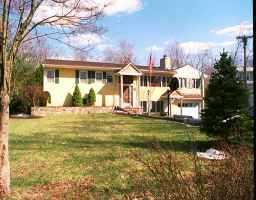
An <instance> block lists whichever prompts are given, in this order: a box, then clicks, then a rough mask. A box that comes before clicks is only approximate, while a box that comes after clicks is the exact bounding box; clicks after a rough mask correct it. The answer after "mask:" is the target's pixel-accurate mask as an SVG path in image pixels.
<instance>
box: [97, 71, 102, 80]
mask: <svg viewBox="0 0 256 200" xmlns="http://www.w3.org/2000/svg"><path fill="white" fill-rule="evenodd" d="M96 80H97V81H102V80H103V73H102V72H96Z"/></svg>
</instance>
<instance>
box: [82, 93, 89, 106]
mask: <svg viewBox="0 0 256 200" xmlns="http://www.w3.org/2000/svg"><path fill="white" fill-rule="evenodd" d="M83 105H84V106H87V105H88V94H87V95H85V96H84V98H83Z"/></svg>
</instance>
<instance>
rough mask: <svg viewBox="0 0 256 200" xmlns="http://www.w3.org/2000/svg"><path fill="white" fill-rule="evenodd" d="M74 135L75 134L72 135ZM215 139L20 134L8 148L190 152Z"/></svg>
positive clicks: (205, 145) (208, 146)
mask: <svg viewBox="0 0 256 200" xmlns="http://www.w3.org/2000/svg"><path fill="white" fill-rule="evenodd" d="M74 137H75V136H74ZM216 143H217V141H215V140H209V141H206V140H195V141H193V140H189V139H186V140H174V141H166V140H161V139H159V138H153V137H149V136H120V137H115V138H112V139H110V140H100V139H95V138H88V137H81V136H78V137H76V138H73V139H71V138H63V137H57V136H56V137H55V138H51V139H46V140H43V139H42V137H37V136H22V137H21V138H16V139H15V140H11V141H10V146H11V147H10V148H11V149H13V150H24V151H29V150H35V151H38V150H40V151H49V150H59V151H67V149H76V148H87V149H98V150H101V151H104V149H111V148H116V147H122V148H125V149H127V150H129V149H131V150H133V149H134V148H141V149H152V147H154V146H156V145H157V146H160V147H161V148H162V149H164V150H172V151H177V152H192V151H195V150H200V151H204V150H206V149H208V148H210V147H213V146H215V144H216Z"/></svg>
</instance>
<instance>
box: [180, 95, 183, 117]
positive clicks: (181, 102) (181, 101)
mask: <svg viewBox="0 0 256 200" xmlns="http://www.w3.org/2000/svg"><path fill="white" fill-rule="evenodd" d="M182 107H183V100H182V99H181V100H180V115H182Z"/></svg>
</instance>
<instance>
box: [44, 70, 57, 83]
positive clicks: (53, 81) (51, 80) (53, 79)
mask: <svg viewBox="0 0 256 200" xmlns="http://www.w3.org/2000/svg"><path fill="white" fill-rule="evenodd" d="M48 72H53V78H48ZM46 79H47V82H48V83H55V70H47V71H46Z"/></svg>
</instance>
